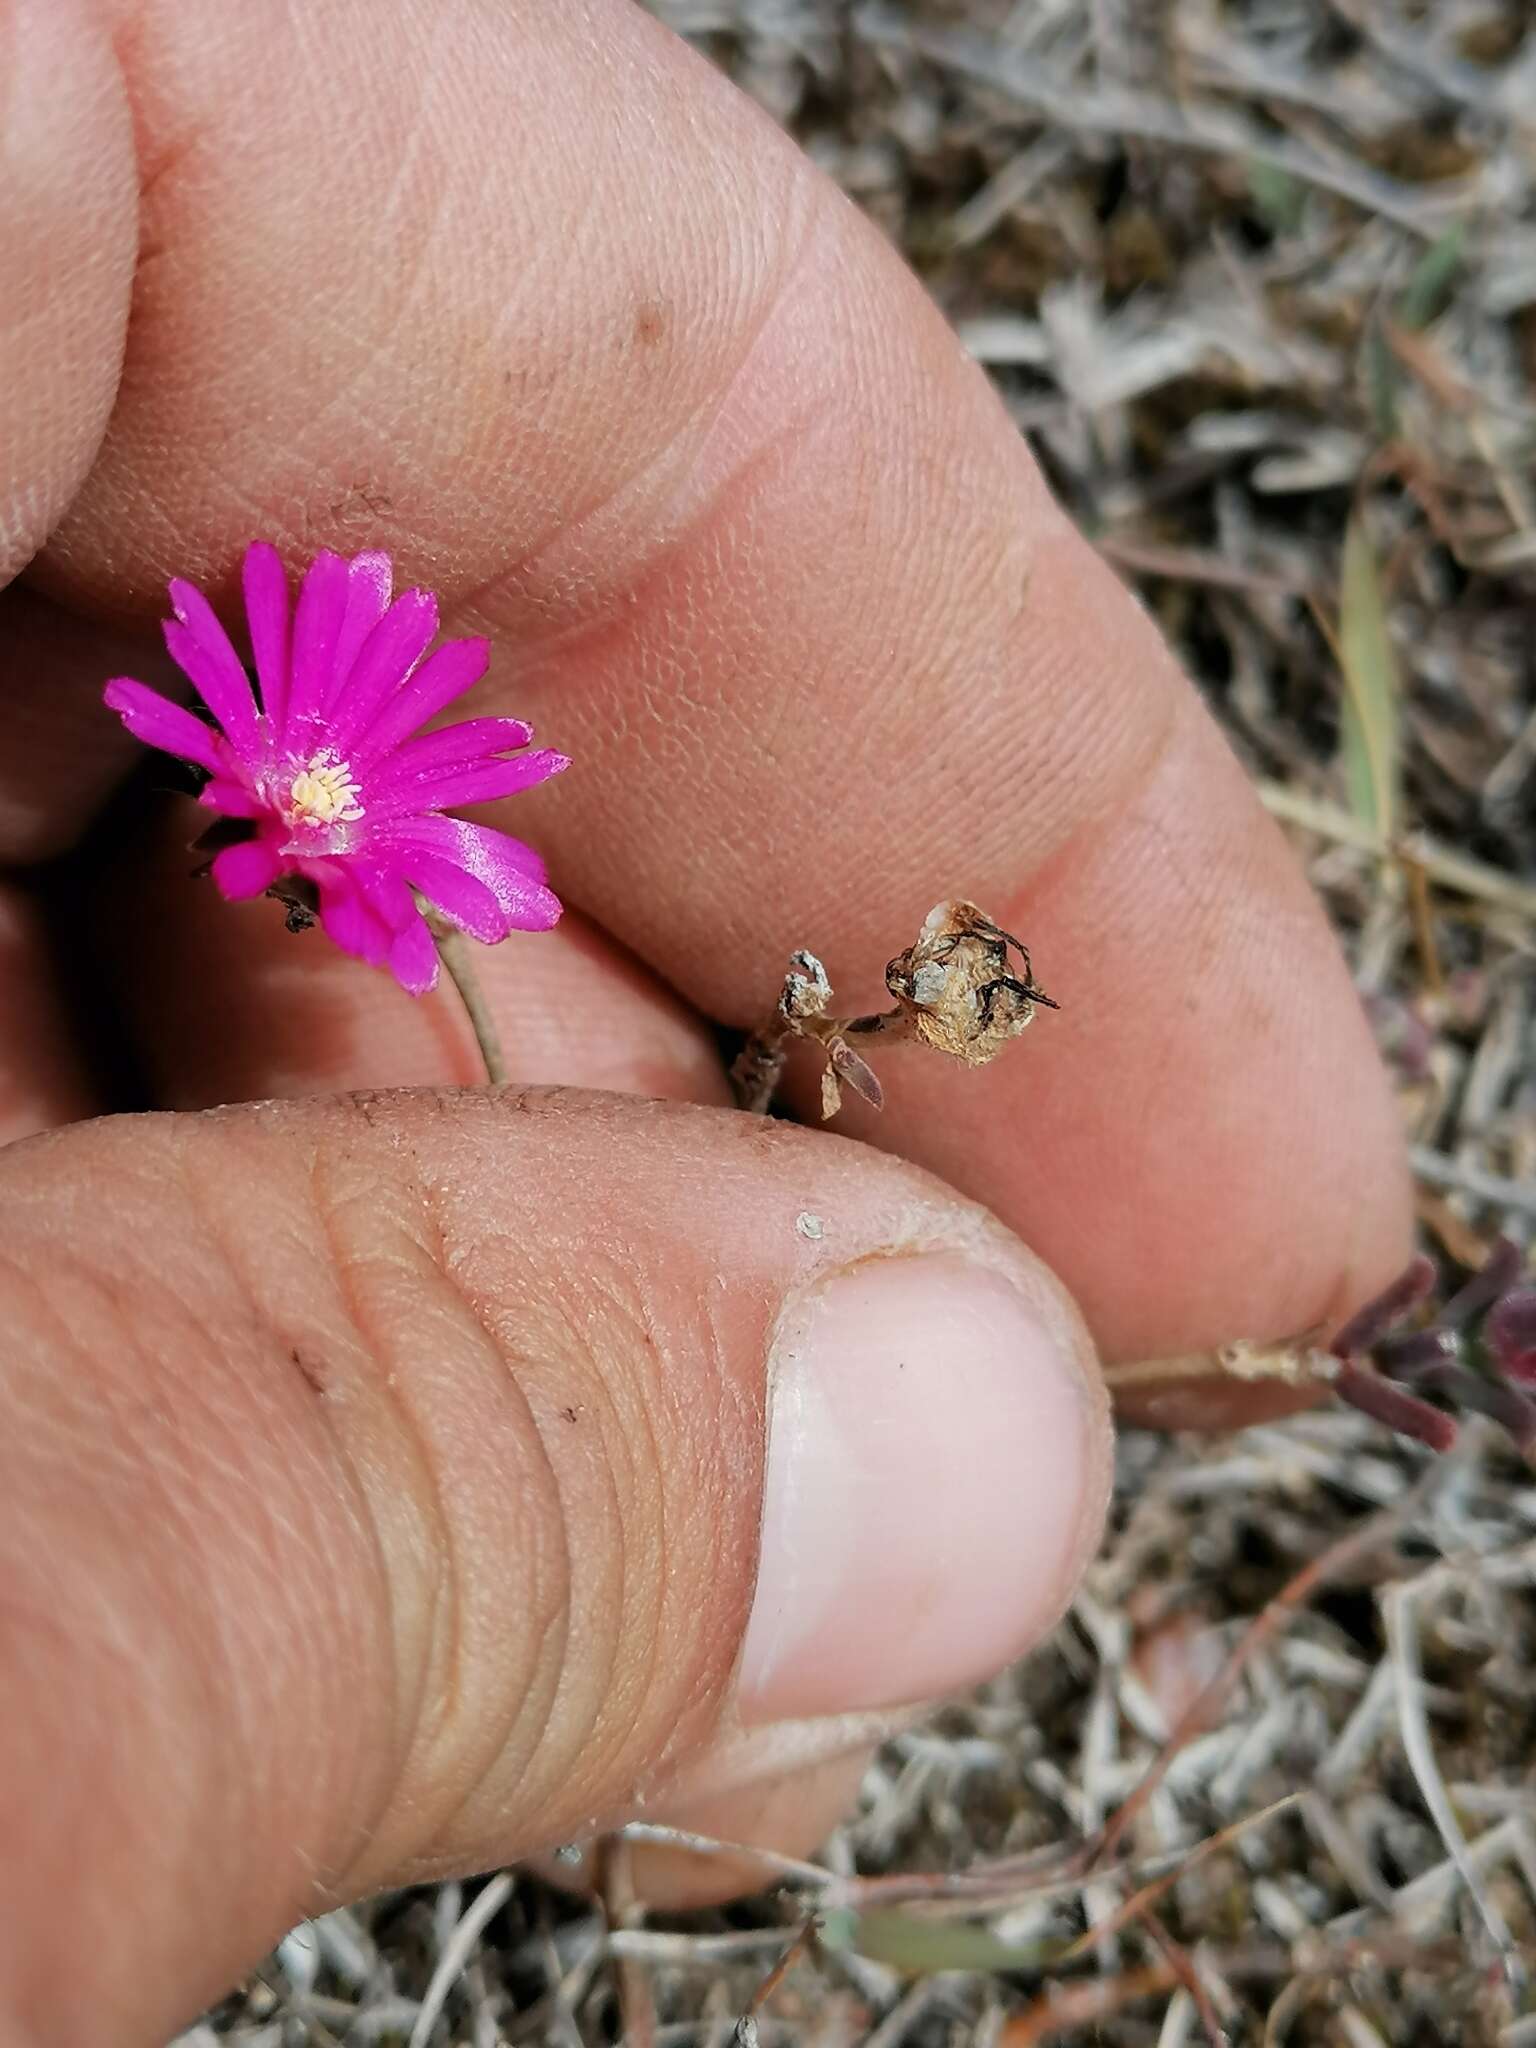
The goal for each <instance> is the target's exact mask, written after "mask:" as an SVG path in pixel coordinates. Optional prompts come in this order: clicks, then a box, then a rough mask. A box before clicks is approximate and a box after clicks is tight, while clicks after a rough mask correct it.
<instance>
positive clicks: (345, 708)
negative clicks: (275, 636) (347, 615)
mask: <svg viewBox="0 0 1536 2048" xmlns="http://www.w3.org/2000/svg"><path fill="white" fill-rule="evenodd" d="M436 631H437V600H436V598H435V597H433V595H432V593H431V592H430V591H428V590H407V591H405V592H404V593H403V594H402V595H401V596H400V597H399V598H397V599H396V601H395V602H394V603H393V604H392V605H391V606H390V608H389V610H388V611H387V612H386V613H385V614H384V616H383V617H382V618H381V619H380V620H379V621H378V622H377V624H376V625H375V626H374V628H373V630H372V631H371V632H370V633H369V635H368V638H367V639H366V640H365V641H364V642H363V646H362V650H361V652H360V653H359V655H358V657H357V659H356V661H355V662H354V663H353V664H352V669H351V673H350V674H349V675H348V676H347V678H346V680H345V682H344V683H343V684H342V687H341V690H340V692H339V694H338V695H337V697H336V698H335V700H334V701H333V703H332V705H331V726H332V734H333V739H334V743H335V746H336V750H337V752H338V753H340V754H349V753H350V751H351V749H352V746H353V743H354V741H355V740H357V739H359V738H365V739H368V740H369V741H370V743H371V735H369V733H368V722H369V720H370V719H371V718H372V717H373V716H374V714H375V712H376V711H377V710H378V708H379V706H380V705H381V704H382V703H383V702H384V701H385V699H386V698H387V697H388V696H390V694H391V693H392V692H393V691H395V690H397V689H398V688H399V687H400V685H401V683H403V682H404V680H405V678H406V677H407V676H408V675H409V674H410V672H411V670H412V669H413V668H414V667H415V666H416V664H417V662H418V661H420V659H421V657H422V656H423V655H424V654H425V653H426V651H427V649H428V647H430V646H431V644H432V636H433V634H434V633H435V632H436Z"/></svg>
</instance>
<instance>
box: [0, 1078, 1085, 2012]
mask: <svg viewBox="0 0 1536 2048" xmlns="http://www.w3.org/2000/svg"><path fill="white" fill-rule="evenodd" d="M0 1211H3V1214H4V1219H5V1222H4V1229H3V1232H0V1317H3V1321H4V1326H5V1327H6V1328H7V1330H8V1331H9V1333H10V1342H9V1345H8V1347H7V1349H8V1355H7V1357H6V1359H5V1362H4V1365H3V1366H0V1373H3V1375H4V1378H5V1381H6V1384H5V1385H4V1386H0V1399H3V1401H4V1404H5V1409H6V1411H7V1413H8V1414H9V1415H10V1416H11V1417H12V1419H13V1420H12V1426H11V1428H10V1430H9V1431H8V1433H7V1434H6V1435H5V1437H4V1440H3V1445H0V1484H3V1486H4V1490H5V1497H6V1499H7V1503H8V1511H7V1514H6V1516H5V1518H4V1523H3V1529H0V1572H3V1584H4V1598H3V1604H0V1628H3V1630H4V1633H5V1635H6V1636H7V1637H8V1638H9V1641H8V1643H6V1644H5V1646H4V1649H3V1653H0V1694H3V1695H4V1696H5V1697H4V1698H3V1699H0V1729H3V1730H4V1735H3V1738H0V1739H3V1741H4V1743H5V1744H6V1746H7V1748H8V1749H9V1751H10V1754H9V1756H8V1757H7V1758H6V1760H5V1764H4V1769H3V1772H0V1809H3V1808H9V1810H8V1811H0V1836H3V1838H4V1840H5V1841H6V1843H7V1854H6V1856H5V1858H4V1859H3V1863H0V1872H3V1875H0V1889H9V1890H10V1892H11V1894H12V1896H11V1898H10V1900H9V1901H8V1902H7V1903H4V1904H3V1906H0V2034H3V2035H4V2036H5V2038H20V2039H25V2040H27V2041H28V2042H29V2043H37V2044H44V2043H50V2042H60V2043H63V2042H75V2041H79V2040H83V2039H86V2038H89V2037H90V2036H91V2035H92V2033H93V2031H94V2030H95V2029H96V2026H97V2022H98V2021H99V2016H100V2014H101V2013H103V2012H111V2013H113V2014H114V2015H115V2016H116V2017H117V2020H118V2021H119V2024H117V2025H115V2026H114V2039H117V2040H121V2041H124V2042H132V2041H137V2040H140V2039H143V2040H146V2041H148V2040H151V2039H155V2038H159V2037H160V2036H162V2035H163V2034H164V2032H165V2031H166V2030H167V2029H168V2028H170V2027H172V2026H174V2025H175V2024H176V2023H178V2022H179V2021H181V2020H183V2019H184V2018H185V2017H186V2016H187V2015H188V2014H190V2013H191V2012H193V2011H195V2010H196V2009H197V2008H198V2007H199V2005H201V2004H202V2003H204V2002H206V2001H207V2000H208V1999H210V1998H211V1997H212V1996H214V1995H215V1994H216V1993H217V1992H218V1991H219V1990H220V1989H221V1988H222V1987H223V1986H224V1984H225V1983H227V1982H228V1981H229V1979H230V1978H231V1977H232V1976H233V1975H235V1974H236V1973H237V1972H238V1971H239V1969H240V1968H241V1967H242V1966H243V1965H244V1964H246V1963H247V1962H249V1961H250V1960H251V1959H252V1958H253V1957H255V1956H257V1955H259V1954H260V1953H261V1952H262V1950H263V1949H264V1948H265V1947H266V1946H267V1945H268V1944H269V1943H270V1942H271V1941H272V1940H273V1939H274V1938H275V1937H276V1935H277V1934H279V1933H280V1932H281V1931H282V1930H283V1929H284V1928H285V1927H286V1926H288V1925H290V1924H291V1923H292V1922H293V1921H294V1920H296V1919H298V1918H300V1917H302V1916H303V1915H305V1914H306V1913H310V1912H314V1911H318V1910H322V1909H324V1908H325V1907H327V1906H330V1905H334V1904H335V1903H337V1902H338V1900H339V1899H341V1898H343V1897H346V1896H348V1895H350V1894H354V1893H357V1892H360V1891H364V1890H368V1889H373V1888H376V1887H379V1886H382V1885H385V1884H388V1883H400V1882H407V1881H411V1880H414V1879H419V1878H422V1877H424V1876H427V1875H429V1874H435V1873H443V1872H446V1871H449V1870H469V1869H475V1868H482V1867H485V1866H486V1865H489V1864H492V1863H496V1862H499V1861H504V1860H507V1859H509V1858H513V1857H517V1856H521V1855H525V1854H528V1853H531V1852H534V1851H536V1850H539V1849H541V1848H546V1847H548V1846H550V1845H552V1844H554V1843H558V1842H560V1841H563V1840H567V1839H569V1838H572V1837H575V1836H580V1835H582V1834H585V1833H587V1832H589V1831H591V1830H593V1829H596V1828H599V1827H602V1826H604V1825H606V1824H611V1823H613V1822H615V1821H617V1820H619V1819H621V1818H623V1817H624V1816H625V1815H626V1814H628V1813H629V1812H631V1811H632V1810H633V1809H634V1808H635V1806H636V1804H637V1803H639V1802H641V1801H644V1803H645V1804H646V1807H647V1810H648V1811H655V1810H656V1809H657V1804H658V1802H661V1801H669V1802H682V1803H685V1804H686V1803H688V1802H693V1803H695V1804H697V1803H698V1802H699V1801H708V1800H709V1799H710V1798H712V1797H717V1796H719V1795H720V1794H721V1793H723V1792H729V1791H731V1790H733V1789H737V1788H742V1787H746V1786H750V1785H751V1784H752V1783H754V1782H758V1781H762V1780H764V1779H767V1778H770V1777H773V1776H776V1775H778V1774H780V1773H782V1772H784V1771H785V1770H787V1769H790V1768H793V1767H796V1766H799V1765H803V1764H806V1763H814V1762H815V1761H816V1760H817V1759H818V1758H824V1757H827V1756H831V1755H834V1754H837V1753H840V1752H842V1751H846V1750H847V1749H848V1748H849V1747H851V1746H852V1745H854V1744H855V1743H857V1742H858V1741H859V1740H860V1739H861V1738H863V1739H867V1738H868V1737H869V1736H870V1735H871V1734H877V1733H878V1732H879V1731H880V1728H881V1726H882V1725H883V1722H882V1720H881V1715H882V1712H883V1710H887V1709H890V1708H892V1707H894V1706H897V1705H900V1704H903V1703H909V1702H913V1701H918V1700H922V1699H925V1698H928V1697H931V1696H933V1695H936V1694H941V1693H944V1692H946V1691H949V1690H951V1689H953V1688H956V1687H958V1686H961V1685H963V1684H965V1683H967V1682H969V1681H972V1680H975V1679H979V1678H981V1677H983V1676H984V1675H986V1674H988V1673H989V1672H991V1671H992V1670H994V1669H996V1668H997V1667H998V1666H1000V1665H1002V1664H1003V1663H1005V1662H1007V1661H1008V1660H1009V1659H1010V1658H1012V1657H1013V1656H1015V1655H1017V1654H1018V1653H1020V1652H1021V1651H1023V1650H1024V1649H1025V1648H1027V1647H1028V1646H1029V1645H1030V1644H1031V1643H1032V1642H1033V1641H1034V1640H1035V1639H1036V1638H1037V1637H1038V1636H1039V1635H1040V1634H1041V1633H1042V1632H1043V1631H1044V1630H1045V1629H1046V1628H1048V1627H1049V1626H1050V1624H1051V1623H1052V1622H1053V1621H1054V1619H1055V1618H1056V1616H1057V1614H1058V1613H1059V1611H1060V1609H1061V1607H1062V1606H1063V1604H1064V1602H1065V1601H1066V1599H1067V1598H1068V1596H1069V1594H1070V1591H1071V1588H1072V1585H1073V1581H1074V1578H1075V1575H1076V1574H1077V1572H1078V1570H1079V1569H1080V1567H1081V1566H1082V1564H1083V1562H1084V1559H1085V1557H1086V1555H1087V1553H1088V1549H1089V1547H1090V1545H1091V1544H1092V1542H1093V1540H1094V1538H1095V1536H1096V1534H1097V1529H1098V1523H1099V1517H1100V1513H1101V1509H1102V1504H1103V1499H1104V1493H1105V1484H1106V1464H1107V1458H1106V1449H1107V1441H1108V1431H1107V1425H1106V1422H1105V1419H1104V1409H1103V1403H1102V1400H1101V1398H1100V1395H1099V1393H1098V1391H1097V1383H1096V1381H1095V1379H1094V1378H1093V1376H1092V1366H1091V1355H1090V1351H1089V1345H1088V1340H1087V1338H1086V1337H1085V1335H1084V1334H1083V1330H1082V1326H1081V1324H1080V1323H1079V1321H1078V1319H1077V1316H1076V1313H1075V1311H1074V1310H1073V1309H1072V1307H1071V1305H1070V1304H1069V1303H1068V1302H1067V1300H1066V1299H1065V1298H1064V1297H1063V1295H1062V1294H1061V1292H1060V1290H1059V1288H1058V1287H1057V1286H1056V1284H1055V1283H1054V1282H1053V1281H1052V1280H1051V1279H1050V1278H1049V1276H1048V1275H1047V1274H1046V1273H1045V1272H1044V1271H1043V1270H1042V1269H1041V1267H1040V1266H1039V1265H1038V1264H1037V1263H1036V1262H1035V1261H1034V1260H1033V1259H1032V1258H1031V1257H1030V1256H1029V1254H1028V1253H1026V1252H1025V1251H1024V1250H1023V1249H1022V1248H1021V1247H1020V1246H1019V1245H1018V1244H1017V1243H1016V1242H1015V1241H1014V1240H1013V1239H1012V1238H1010V1237H1009V1236H1008V1235H1007V1233H1006V1232H1004V1231H1003V1230H1002V1229H1001V1227H1000V1226H999V1225H997V1224H996V1223H995V1222H994V1221H993V1220H992V1219H991V1218H990V1217H989V1216H987V1215H986V1213H985V1212H983V1211H981V1210H979V1209H977V1208H975V1207H972V1206H970V1205H967V1204H964V1203H962V1202H960V1201H959V1199H958V1198H956V1197H954V1196H953V1195H951V1194H950V1193H949V1192H948V1191H947V1190H946V1189H945V1188H943V1187H942V1186H941V1185H940V1184H939V1183H937V1182H935V1181H933V1180H931V1179H929V1178H928V1177H927V1176H926V1175H924V1174H923V1173H921V1172H919V1171H918V1170H916V1169H914V1168H912V1167H909V1166H907V1165H905V1164H903V1163H901V1162H899V1161H897V1160H895V1159H891V1158H885V1157H882V1156H880V1155H877V1154H875V1153H872V1152H868V1151H865V1150H864V1149H863V1148H862V1147H860V1146H857V1145H853V1144H849V1143H844V1142H840V1141H837V1140H830V1139H828V1138H826V1137H825V1136H820V1135H818V1136H812V1135H810V1134H808V1133H805V1132H802V1131H799V1130H796V1129H793V1128H791V1127H788V1126H780V1125H772V1124H769V1123H767V1122H764V1121H761V1120H758V1119H755V1118H753V1119H749V1118H746V1117H742V1116H738V1115H733V1114H729V1113H722V1112H715V1111H708V1110H698V1109H690V1108H683V1107H680V1106H676V1105H663V1104H654V1103H642V1102H636V1101H627V1100H624V1099H622V1098H618V1097H601V1096H583V1095H574V1094H566V1093H533V1094H522V1095H518V1094H504V1095H499V1096H498V1095H491V1094H453V1095H427V1094H421V1095H395V1096H361V1097H354V1098H350V1099H346V1100H341V1101H334V1102H310V1103H300V1104H284V1105H274V1104H269V1105H262V1106H258V1107H255V1108H248V1109H241V1110H228V1111H220V1112H216V1113H214V1114H210V1115H204V1116H185V1117H174V1116H167V1117H146V1118H124V1119H117V1120H113V1121H108V1122H102V1123H98V1124H95V1125H88V1126H83V1127H77V1128H75V1129H74V1130H71V1131H66V1132H61V1133H58V1134H56V1135H53V1136H49V1137H45V1138H41V1139H35V1140H32V1141H30V1142H28V1143H27V1144H25V1145H21V1146H14V1147H12V1148H10V1149H9V1150H8V1151H5V1152H3V1153H0ZM62 1941H67V1943H68V1953H67V1956H66V1955H63V1954H59V1953H55V1952H53V1951H54V1947H55V1944H57V1943H59V1942H62Z"/></svg>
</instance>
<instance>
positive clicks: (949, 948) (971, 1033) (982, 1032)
mask: <svg viewBox="0 0 1536 2048" xmlns="http://www.w3.org/2000/svg"><path fill="white" fill-rule="evenodd" d="M885 985H886V987H887V988H888V989H889V990H890V992H891V994H892V995H893V996H894V997H895V999H896V1000H895V1006H894V1007H893V1008H892V1009H889V1010H880V1011H876V1012H874V1013H872V1014H870V1015H868V1016H863V1017H831V1016H828V1014H827V1011H828V1007H829V1005H830V1003H831V1000H832V986H831V983H830V982H829V981H828V979H827V971H826V969H825V968H824V967H823V966H822V964H821V962H820V960H819V959H817V957H816V955H815V954H814V953H810V952H806V951H804V950H801V951H799V952H795V953H792V954H791V955H790V971H789V973H788V974H787V975H786V976H785V979H784V987H783V990H782V991H781V993H780V996H779V1000H778V1002H777V1004H776V1005H775V1006H774V1011H773V1014H772V1016H771V1017H769V1018H768V1019H767V1020H766V1022H765V1023H764V1024H762V1025H761V1026H760V1028H759V1029H758V1030H757V1031H755V1032H754V1033H753V1034H752V1036H751V1037H750V1038H749V1039H748V1040H747V1043H746V1044H745V1045H744V1046H743V1047H742V1050H741V1053H740V1055H739V1056H738V1058H737V1060H736V1063H735V1065H734V1066H733V1067H732V1069H731V1082H732V1086H733V1087H734V1089H735V1091H736V1103H737V1107H738V1108H740V1109H745V1110H750V1111H753V1112H755V1113H757V1114H759V1115H761V1114H763V1113H764V1112H765V1111H766V1110H767V1109H768V1107H769V1105H770V1104H771V1103H772V1101H773V1097H774V1093H775V1091H776V1089H777V1088H778V1085H779V1081H780V1079H781V1078H782V1076H783V1072H784V1066H785V1062H786V1060H787V1059H788V1056H789V1047H790V1044H791V1042H792V1040H794V1039H796V1038H808V1039H811V1040H813V1041H814V1042H815V1043H816V1044H817V1045H819V1046H820V1047H821V1050H822V1054H823V1056H824V1058H825V1060H826V1067H825V1070H824V1071H823V1074H822V1080H821V1113H822V1117H823V1119H824V1120H825V1119H827V1118H829V1117H833V1116H836V1114H837V1112H838V1110H839V1109H840V1108H841V1107H842V1100H843V1089H844V1087H845V1086H846V1087H849V1088H851V1089H852V1090H853V1091H854V1093H855V1094H856V1095H859V1096H862V1098H863V1099H864V1101H866V1102H867V1103H869V1104H870V1105H871V1107H873V1108H875V1109H879V1108H880V1107H881V1105H882V1103H883V1101H884V1099H885V1096H884V1090H883V1089H882V1087H881V1085H880V1081H879V1079H878V1077H877V1076H876V1074H875V1072H874V1069H873V1068H872V1067H871V1066H870V1064H869V1062H868V1061H867V1060H866V1059H865V1058H864V1055H863V1053H862V1052H861V1051H860V1050H859V1049H858V1047H857V1046H856V1045H855V1044H854V1043H853V1042H852V1041H854V1040H866V1039H871V1038H885V1039H887V1040H890V1041H893V1042H894V1041H895V1040H898V1039H915V1040H916V1041H917V1042H918V1043H919V1044H922V1045H927V1046H930V1047H931V1048H932V1049H933V1050H934V1051H935V1052H941V1053H943V1054H945V1055H946V1056H947V1057H948V1058H950V1059H954V1060H959V1061H960V1062H961V1063H962V1065H964V1066H968V1067H982V1066H985V1065H986V1064H987V1063H988V1062H989V1061H990V1060H993V1059H995V1058H996V1057H997V1055H998V1054H999V1053H1000V1052H1001V1051H1002V1049H1003V1047H1004V1046H1005V1045H1007V1044H1009V1043H1010V1042H1011V1041H1012V1040H1013V1039H1015V1038H1017V1037H1018V1035H1019V1033H1020V1032H1021V1031H1023V1030H1024V1029H1025V1028H1026V1027H1027V1026H1028V1025H1029V1024H1031V1023H1032V1022H1033V1021H1034V1015H1035V1011H1036V1009H1037V1008H1038V1007H1039V1006H1040V1005H1042V1004H1043V1005H1044V1006H1045V1008H1046V1009H1049V1010H1054V1009H1058V1008H1059V1007H1060V1005H1059V1004H1057V1003H1055V1002H1053V1001H1052V999H1051V997H1050V996H1048V995H1047V994H1046V993H1045V991H1044V989H1042V988H1041V987H1040V986H1039V984H1038V983H1037V982H1036V980H1035V976H1034V968H1033V966H1032V965H1031V962H1030V957H1029V951H1028V949H1027V947H1025V946H1024V945H1023V944H1022V943H1021V942H1020V941H1019V940H1018V939H1016V938H1014V937H1013V935H1012V934H1011V933H1009V932H1005V931H1004V930H1003V929H1002V927H1001V925H998V924H996V923H994V922H993V920H992V919H991V918H989V917H988V916H987V915H986V913H985V912H984V911H982V910H979V909H978V908H977V906H976V905H975V904H974V903H965V902H952V903H940V904H938V905H937V906H936V907H935V908H934V909H933V910H931V911H930V912H929V913H928V916H927V917H926V918H925V919H924V921H923V928H922V930H921V931H920V932H919V933H918V935H917V938H916V939H915V940H914V942H913V943H912V944H911V945H910V946H908V947H907V949H906V951H905V952H903V953H898V954H897V956H896V958H895V959H894V960H892V961H890V962H889V964H888V965H887V967H886V970H885Z"/></svg>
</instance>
